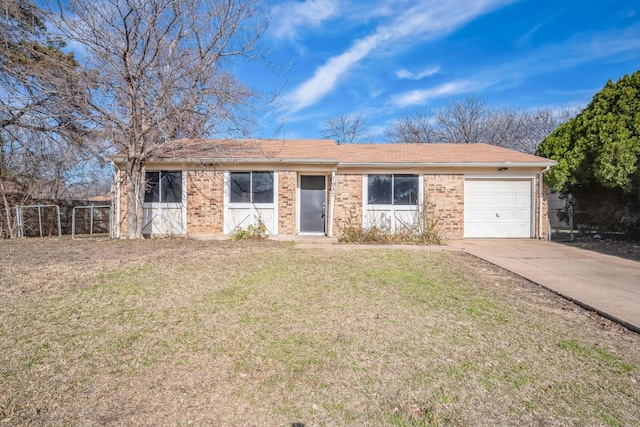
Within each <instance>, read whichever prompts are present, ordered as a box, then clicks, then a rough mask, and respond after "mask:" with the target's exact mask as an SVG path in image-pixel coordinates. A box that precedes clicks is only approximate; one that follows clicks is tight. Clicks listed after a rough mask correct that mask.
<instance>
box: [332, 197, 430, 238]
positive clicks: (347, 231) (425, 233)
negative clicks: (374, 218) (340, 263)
mask: <svg viewBox="0 0 640 427" xmlns="http://www.w3.org/2000/svg"><path fill="white" fill-rule="evenodd" d="M431 211H432V209H431V210H429V209H427V206H426V203H425V206H423V207H422V209H417V210H416V213H415V215H414V218H413V221H412V223H410V224H402V225H401V228H400V229H396V230H395V232H394V231H392V227H391V221H390V220H389V219H388V218H387V219H384V220H381V221H379V222H378V223H375V224H373V225H370V226H369V227H363V226H362V225H360V224H358V225H354V224H348V225H347V226H346V227H344V229H343V230H342V235H341V237H340V238H339V239H338V241H339V242H341V243H365V244H366V243H370V244H413V245H440V244H441V243H442V232H441V231H440V227H439V226H438V220H437V219H436V218H434V217H433V213H432V212H431Z"/></svg>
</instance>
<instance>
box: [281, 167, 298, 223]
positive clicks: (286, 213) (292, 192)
mask: <svg viewBox="0 0 640 427" xmlns="http://www.w3.org/2000/svg"><path fill="white" fill-rule="evenodd" d="M297 185H298V175H297V174H296V172H292V171H284V172H278V234H296V194H297V191H296V187H297Z"/></svg>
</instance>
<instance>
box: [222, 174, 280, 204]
mask: <svg viewBox="0 0 640 427" xmlns="http://www.w3.org/2000/svg"><path fill="white" fill-rule="evenodd" d="M230 181H231V191H230V196H229V201H230V202H231V203H273V172H231V174H230Z"/></svg>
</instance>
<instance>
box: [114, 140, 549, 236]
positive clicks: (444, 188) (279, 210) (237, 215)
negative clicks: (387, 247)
mask: <svg viewBox="0 0 640 427" xmlns="http://www.w3.org/2000/svg"><path fill="white" fill-rule="evenodd" d="M112 161H113V164H114V165H115V167H116V182H117V184H118V185H116V188H117V191H116V195H115V206H116V221H115V222H116V235H118V236H119V235H124V231H125V230H126V229H125V228H124V227H125V226H126V220H127V218H126V196H125V194H124V192H125V188H126V186H125V185H124V180H125V174H124V171H123V170H124V158H122V157H117V156H116V157H114V158H113V159H112ZM554 164H555V162H554V161H552V160H549V159H545V158H542V157H537V156H534V155H530V154H525V153H521V152H517V151H513V150H509V149H506V148H500V147H496V146H491V145H486V144H345V145H338V144H336V143H335V142H334V141H331V140H231V141H220V140H190V139H183V140H177V141H175V142H174V143H172V144H170V145H168V146H166V147H164V148H163V150H162V151H159V152H157V153H156V154H155V155H154V156H153V157H152V158H150V159H148V160H147V162H146V180H147V188H146V193H145V201H144V215H145V220H144V229H143V233H144V234H148V235H176V234H177V235H189V236H202V235H220V234H223V235H229V234H231V233H233V232H234V231H236V230H238V229H243V228H246V227H248V226H249V225H251V224H254V225H255V224H257V223H258V222H261V223H263V224H264V225H265V226H266V228H267V231H268V233H269V234H271V235H306V234H308V235H326V236H339V235H340V233H341V230H344V227H347V226H364V227H367V226H371V225H374V224H381V223H384V224H385V225H386V226H387V227H390V229H391V230H392V231H393V230H398V229H401V228H402V227H407V226H409V224H411V223H412V222H413V221H415V218H416V213H418V212H422V210H423V209H424V210H425V211H426V212H428V214H429V215H431V216H432V217H433V218H435V219H436V221H437V226H438V227H439V231H440V233H441V234H442V236H443V237H445V238H546V237H547V228H548V216H547V209H548V207H547V191H546V189H544V188H543V184H542V175H543V173H544V172H545V171H546V170H548V169H549V167H551V166H553V165H554Z"/></svg>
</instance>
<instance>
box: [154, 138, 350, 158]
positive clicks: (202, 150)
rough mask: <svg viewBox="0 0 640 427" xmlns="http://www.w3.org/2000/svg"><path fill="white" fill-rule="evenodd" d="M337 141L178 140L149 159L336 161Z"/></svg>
mask: <svg viewBox="0 0 640 427" xmlns="http://www.w3.org/2000/svg"><path fill="white" fill-rule="evenodd" d="M336 147H337V144H336V143H335V142H334V141H332V140H327V139H298V140H293V139H254V140H249V139H234V140H217V139H180V140H177V141H175V142H174V143H171V144H167V145H165V146H164V147H162V149H161V150H159V151H158V152H157V153H155V154H154V155H153V156H152V160H164V161H167V160H171V161H177V160H182V161H207V160H211V161H216V162H220V161H232V160H258V159H259V160H263V161H269V160H284V159H287V160H301V159H325V160H327V159H331V160H333V161H335V162H336V163H337V162H338V158H337V155H336V152H335V150H336Z"/></svg>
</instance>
